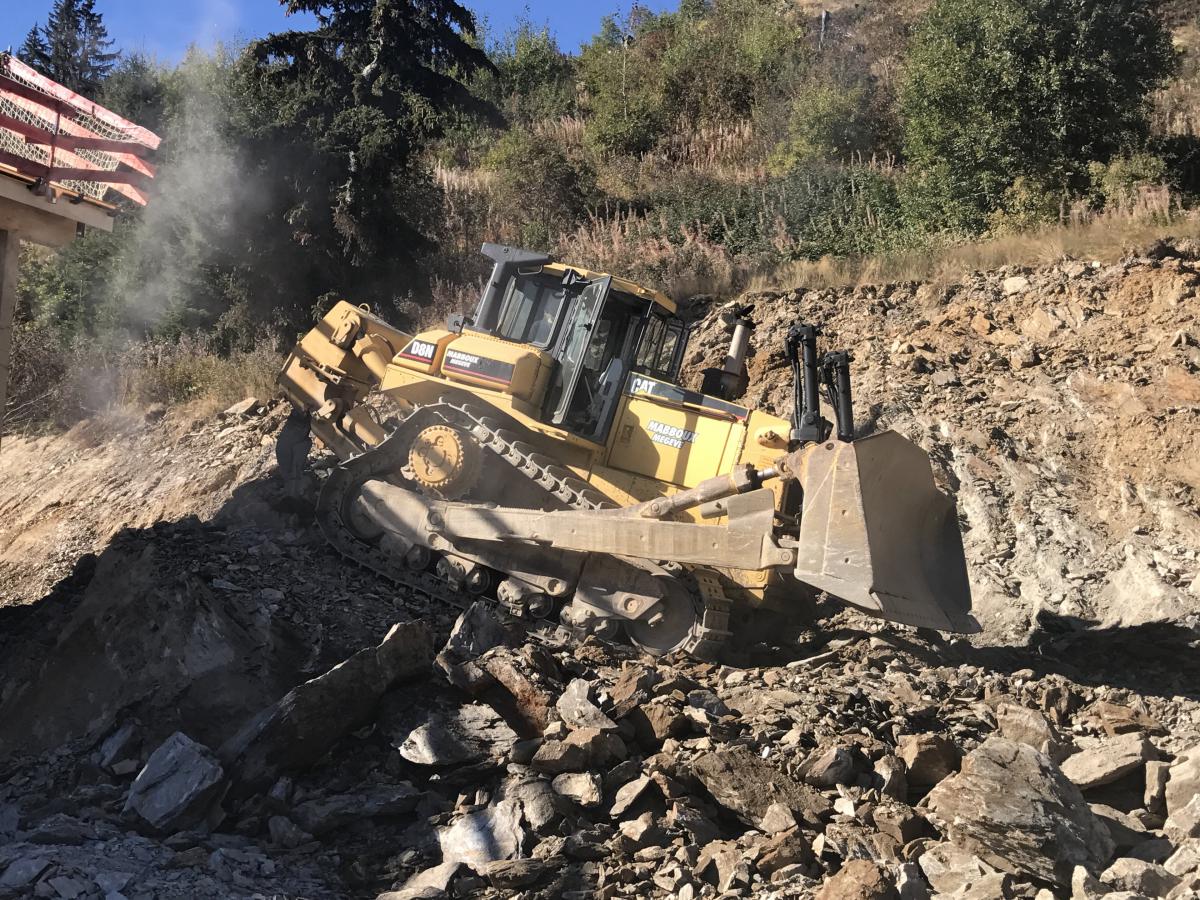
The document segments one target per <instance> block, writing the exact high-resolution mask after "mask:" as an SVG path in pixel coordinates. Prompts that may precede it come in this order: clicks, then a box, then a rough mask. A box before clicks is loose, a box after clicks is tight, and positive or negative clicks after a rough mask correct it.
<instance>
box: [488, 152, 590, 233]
mask: <svg viewBox="0 0 1200 900" xmlns="http://www.w3.org/2000/svg"><path fill="white" fill-rule="evenodd" d="M484 163H485V165H486V166H487V168H488V169H490V170H491V171H493V172H495V173H496V185H495V194H496V199H497V203H498V205H499V206H500V207H501V209H502V211H503V213H504V214H505V215H506V216H507V218H509V219H510V220H511V221H513V222H515V223H516V226H517V231H518V234H519V240H520V241H521V243H522V245H524V246H526V247H529V248H536V249H549V248H550V247H551V246H552V245H553V243H554V240H555V238H556V236H557V235H558V234H559V233H561V232H562V231H565V230H567V229H569V228H571V227H572V226H573V225H574V224H575V223H576V222H578V221H579V219H580V218H581V217H582V215H583V213H584V211H585V210H586V208H587V201H588V198H589V197H590V196H591V194H592V193H593V191H594V190H595V176H594V175H593V173H592V172H591V171H590V170H589V169H588V168H587V167H586V166H585V165H584V164H582V163H581V162H579V161H576V160H572V159H570V158H569V157H568V156H567V154H566V152H565V151H564V150H563V149H562V147H560V146H559V145H558V144H557V143H555V142H554V141H552V140H550V139H547V138H542V137H538V136H537V135H533V134H529V133H528V132H525V131H523V130H520V129H518V130H514V131H510V132H508V133H506V134H505V135H504V136H503V137H501V138H500V140H498V141H497V142H496V144H495V146H494V147H492V149H491V150H490V151H489V152H488V155H487V157H486V158H485V160H484Z"/></svg>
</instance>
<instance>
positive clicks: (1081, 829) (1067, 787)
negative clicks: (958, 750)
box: [926, 737, 1113, 887]
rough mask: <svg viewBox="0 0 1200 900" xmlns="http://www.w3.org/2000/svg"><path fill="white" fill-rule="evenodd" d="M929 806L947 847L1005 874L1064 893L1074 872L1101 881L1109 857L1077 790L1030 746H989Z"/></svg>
mask: <svg viewBox="0 0 1200 900" xmlns="http://www.w3.org/2000/svg"><path fill="white" fill-rule="evenodd" d="M926 802H927V805H928V808H929V818H930V819H931V820H932V821H933V823H934V824H935V825H937V826H938V828H939V829H941V831H942V832H943V833H944V834H945V835H946V836H947V837H948V838H949V839H950V840H951V841H952V842H954V843H955V844H958V845H960V846H962V847H964V848H967V849H969V850H970V851H971V852H973V853H974V854H975V855H976V856H978V857H979V858H980V859H982V860H983V861H984V862H986V863H989V864H990V865H993V866H995V867H996V868H998V869H1000V870H1001V871H1004V872H1010V873H1013V874H1015V875H1026V876H1032V877H1034V878H1039V879H1042V880H1044V881H1050V882H1055V883H1057V884H1059V885H1062V886H1064V887H1069V886H1070V884H1071V874H1072V872H1073V870H1074V869H1075V867H1076V866H1083V867H1085V868H1086V869H1087V870H1088V871H1090V872H1093V873H1098V872H1100V871H1102V870H1103V868H1104V866H1105V865H1107V863H1108V861H1109V858H1110V857H1111V855H1112V850H1113V843H1112V839H1111V838H1110V837H1109V834H1108V831H1107V830H1106V829H1105V828H1104V825H1103V824H1102V823H1101V822H1100V821H1099V820H1098V819H1097V818H1096V816H1095V815H1094V814H1093V813H1092V811H1091V809H1089V808H1088V805H1087V803H1086V802H1085V801H1084V799H1083V795H1082V794H1081V793H1080V791H1079V788H1078V787H1076V786H1075V785H1074V784H1072V783H1071V782H1070V780H1068V779H1067V777H1066V776H1065V775H1064V774H1063V773H1062V770H1060V769H1059V768H1058V766H1056V765H1055V764H1054V762H1053V761H1052V760H1051V759H1050V757H1048V756H1046V755H1045V754H1044V753H1041V752H1039V751H1037V750H1035V749H1034V748H1033V747H1030V746H1029V745H1027V744H1019V743H1017V742H1015V741H1010V740H1006V739H1005V738H999V737H992V738H989V739H988V740H987V741H985V742H984V743H983V745H982V746H980V747H979V748H978V749H977V750H975V751H974V752H972V753H970V754H969V755H968V756H967V757H966V758H965V759H964V760H963V764H962V770H961V771H960V772H959V773H958V774H957V775H952V776H951V777H949V778H947V779H945V780H944V781H943V782H942V783H941V784H939V785H938V786H937V787H935V788H934V789H933V790H932V791H931V792H930V794H929V796H928V798H927V801H926Z"/></svg>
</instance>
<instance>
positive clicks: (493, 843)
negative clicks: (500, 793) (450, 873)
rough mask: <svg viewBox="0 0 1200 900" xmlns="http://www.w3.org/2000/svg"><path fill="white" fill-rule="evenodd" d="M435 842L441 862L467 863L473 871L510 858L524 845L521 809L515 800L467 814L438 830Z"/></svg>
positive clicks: (501, 802) (500, 802) (503, 801)
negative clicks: (437, 845) (440, 849)
mask: <svg viewBox="0 0 1200 900" xmlns="http://www.w3.org/2000/svg"><path fill="white" fill-rule="evenodd" d="M438 843H439V844H440V845H441V848H442V860H443V862H444V863H449V862H460V863H466V864H467V865H469V866H470V867H471V868H473V869H475V870H476V871H482V870H483V869H484V867H485V866H487V864H488V863H491V862H495V861H496V860H498V859H513V858H514V857H517V856H519V855H520V853H521V849H522V847H523V845H524V843H525V832H524V830H523V829H522V828H521V808H520V806H519V805H518V804H517V802H516V801H515V800H501V801H499V802H498V803H496V804H495V805H494V806H489V807H486V808H485V809H480V810H476V811H475V812H470V813H467V814H466V815H465V816H463V817H461V818H460V819H459V820H458V821H457V822H455V823H454V824H453V825H450V826H447V827H445V828H442V829H440V830H439V831H438Z"/></svg>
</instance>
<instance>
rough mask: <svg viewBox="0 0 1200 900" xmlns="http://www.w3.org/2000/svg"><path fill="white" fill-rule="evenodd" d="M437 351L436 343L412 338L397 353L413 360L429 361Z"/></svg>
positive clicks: (431, 360)
mask: <svg viewBox="0 0 1200 900" xmlns="http://www.w3.org/2000/svg"><path fill="white" fill-rule="evenodd" d="M436 353H437V344H434V343H430V342H429V341H422V340H418V339H417V338H413V339H412V340H411V341H409V342H408V346H406V347H405V348H404V349H403V350H401V351H400V352H399V353H398V354H397V355H398V356H401V357H403V358H404V359H411V360H413V361H414V362H423V363H431V362H433V357H434V355H435V354H436Z"/></svg>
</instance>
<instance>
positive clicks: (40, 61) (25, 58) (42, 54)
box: [17, 24, 50, 69]
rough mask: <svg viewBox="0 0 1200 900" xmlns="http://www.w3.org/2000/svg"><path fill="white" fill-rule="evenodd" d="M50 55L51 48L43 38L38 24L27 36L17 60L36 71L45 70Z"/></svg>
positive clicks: (18, 52)
mask: <svg viewBox="0 0 1200 900" xmlns="http://www.w3.org/2000/svg"><path fill="white" fill-rule="evenodd" d="M49 55H50V46H49V45H48V44H47V43H46V39H45V38H44V37H43V36H42V29H41V28H40V27H38V26H37V25H36V24H35V25H34V26H33V27H32V28H30V29H29V34H27V35H25V43H23V44H22V45H21V49H20V50H18V51H17V58H18V59H20V60H21V61H22V62H24V63H27V64H28V65H31V66H33V67H34V68H35V69H44V68H45V67H46V62H47V58H48V57H49Z"/></svg>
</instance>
